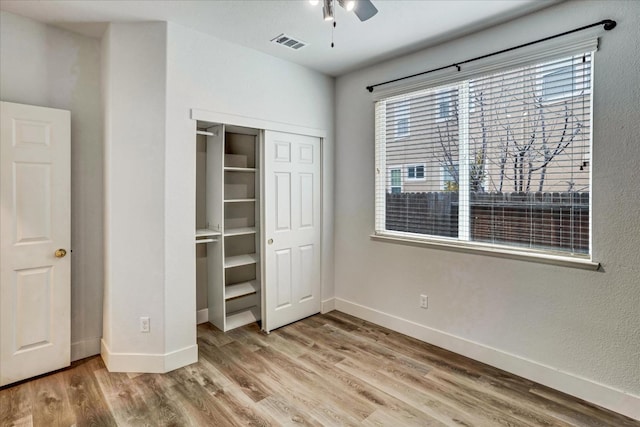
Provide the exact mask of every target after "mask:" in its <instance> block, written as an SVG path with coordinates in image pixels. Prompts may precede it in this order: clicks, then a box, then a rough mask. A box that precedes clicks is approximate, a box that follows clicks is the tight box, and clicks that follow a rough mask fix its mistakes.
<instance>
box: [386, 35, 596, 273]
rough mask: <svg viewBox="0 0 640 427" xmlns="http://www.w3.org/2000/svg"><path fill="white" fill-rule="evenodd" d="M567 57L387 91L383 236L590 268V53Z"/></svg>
mask: <svg viewBox="0 0 640 427" xmlns="http://www.w3.org/2000/svg"><path fill="white" fill-rule="evenodd" d="M593 46H594V49H595V44H594V45H593ZM579 48H580V49H583V48H584V45H581V46H580V47H579ZM565 51H566V52H568V55H567V56H565V57H564V58H559V59H556V58H552V59H550V60H543V61H540V60H539V62H538V63H532V61H531V60H530V59H526V60H525V59H523V60H521V62H520V64H522V65H520V66H517V67H515V68H505V67H504V66H501V65H500V64H497V65H496V66H495V68H494V70H495V71H493V72H491V71H487V69H486V68H485V69H483V72H482V74H479V75H477V76H474V75H473V74H472V72H470V71H469V72H467V74H461V75H463V78H459V79H458V80H456V76H455V75H454V76H452V77H451V80H450V81H449V83H445V84H440V85H439V86H435V87H429V86H428V83H426V84H425V86H424V88H422V89H419V90H414V91H413V92H409V93H407V92H404V93H402V95H398V96H395V97H394V96H393V95H386V96H385V95H381V96H380V97H379V98H378V99H377V101H376V115H375V121H376V169H377V170H378V171H379V172H378V173H377V174H376V205H375V208H376V216H375V217H376V230H375V234H376V235H377V236H382V237H385V238H400V239H403V240H406V239H411V240H418V241H424V242H426V243H434V242H436V243H437V244H439V245H441V244H445V245H454V246H461V245H462V246H464V247H467V248H469V249H479V250H484V249H487V248H490V249H491V251H492V252H496V251H497V252H500V251H503V252H507V253H509V254H512V253H517V254H520V255H522V256H536V257H538V258H546V259H549V258H550V257H560V258H561V259H563V260H569V261H571V262H579V263H584V262H586V263H591V209H590V206H591V196H592V195H591V184H590V183H591V170H592V169H593V167H594V165H593V161H592V157H591V155H590V150H591V134H592V132H591V104H592V99H591V82H592V73H593V71H592V70H593V68H592V65H591V59H592V53H591V52H586V53H579V54H577V55H576V54H575V53H576V52H575V51H572V52H571V51H570V49H566V50H565ZM537 58H539V56H538V57H537ZM510 63H511V64H513V63H516V62H510ZM512 67H514V66H512ZM439 81H441V82H442V81H444V80H443V79H442V78H440V80H439ZM550 101H553V102H550ZM408 105H411V121H410V122H406V123H405V122H398V117H399V116H398V109H400V110H401V111H404V110H402V109H403V108H406V109H407V110H408V107H399V106H408ZM399 123H402V125H401V126H400V124H399ZM403 126H407V127H408V129H407V128H405V127H403ZM399 129H401V130H402V132H401V134H404V135H409V134H410V135H411V138H406V139H403V140H397V139H396V138H397V136H398V134H399V133H400V132H399ZM387 142H393V144H387ZM585 159H587V160H585ZM399 164H404V165H405V166H404V169H402V170H403V171H404V173H405V174H404V175H402V174H401V173H400V172H401V170H400V169H399V168H398V167H397V166H396V167H395V168H394V169H391V173H390V174H387V173H385V172H380V171H388V170H389V168H390V167H392V166H388V165H399ZM427 170H429V171H434V173H433V174H429V175H427V173H426V172H427ZM438 171H439V177H438ZM432 175H433V177H432ZM403 177H404V179H405V184H408V183H409V182H411V181H413V182H412V185H411V191H410V192H403V191H402V187H401V180H402V178H403ZM387 179H388V180H390V181H386V180H387ZM416 181H421V182H416ZM389 193H400V194H398V195H394V197H392V198H390V197H391V196H389ZM554 259H555V258H554Z"/></svg>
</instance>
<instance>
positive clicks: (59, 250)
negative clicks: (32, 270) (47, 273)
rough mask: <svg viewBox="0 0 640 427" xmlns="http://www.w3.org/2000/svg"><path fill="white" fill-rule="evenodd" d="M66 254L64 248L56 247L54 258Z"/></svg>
mask: <svg viewBox="0 0 640 427" xmlns="http://www.w3.org/2000/svg"><path fill="white" fill-rule="evenodd" d="M66 254H67V251H65V250H64V249H58V250H57V251H56V252H55V255H56V258H64V256H65V255H66Z"/></svg>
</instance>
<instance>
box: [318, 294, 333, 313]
mask: <svg viewBox="0 0 640 427" xmlns="http://www.w3.org/2000/svg"><path fill="white" fill-rule="evenodd" d="M335 309H336V299H335V298H328V299H326V300H324V301H322V307H321V308H320V313H322V314H324V313H328V312H330V311H333V310H335Z"/></svg>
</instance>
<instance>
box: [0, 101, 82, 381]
mask: <svg viewBox="0 0 640 427" xmlns="http://www.w3.org/2000/svg"><path fill="white" fill-rule="evenodd" d="M0 113H1V118H0V126H1V129H0V142H1V145H0V196H1V197H2V211H1V212H0V231H1V238H0V248H1V253H0V385H5V384H10V383H13V382H16V381H20V380H22V379H25V378H29V377H32V376H35V375H40V374H43V373H46V372H49V371H53V370H56V369H60V368H62V367H65V366H68V365H69V362H70V337H71V336H70V322H71V316H70V305H71V302H70V274H71V260H70V258H71V257H70V256H69V254H67V252H70V248H69V246H70V234H71V233H70V226H71V225H70V218H71V216H70V210H71V208H70V194H69V193H70V114H69V112H68V111H63V110H55V109H52V108H43V107H34V106H29V105H21V104H13V103H8V102H2V103H0Z"/></svg>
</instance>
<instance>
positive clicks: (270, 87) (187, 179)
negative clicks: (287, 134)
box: [165, 23, 334, 349]
mask: <svg viewBox="0 0 640 427" xmlns="http://www.w3.org/2000/svg"><path fill="white" fill-rule="evenodd" d="M167 63H168V70H167V82H168V89H167V106H168V110H167V147H166V163H165V168H166V175H165V185H166V196H167V197H166V200H165V220H166V227H165V233H166V240H165V243H166V246H165V268H166V276H165V277H166V288H165V298H166V300H167V301H172V305H171V307H167V311H166V320H167V323H166V327H167V340H168V342H167V345H168V347H170V348H175V349H178V348H182V347H184V346H187V345H190V343H193V342H195V298H196V297H195V289H194V287H193V284H194V283H195V267H194V266H195V251H194V245H193V231H194V229H195V170H194V167H195V158H196V144H195V138H194V131H195V122H194V121H192V120H191V119H190V118H189V117H190V116H189V114H190V110H191V109H192V108H197V109H202V110H207V111H214V112H219V113H226V114H232V115H239V116H244V117H250V118H254V119H261V120H269V121H273V122H281V123H288V124H294V125H297V126H304V127H308V128H315V129H324V130H325V131H327V134H328V138H327V139H326V140H325V143H324V150H325V156H324V159H325V162H324V165H323V175H324V176H323V179H324V180H323V185H324V200H323V203H324V208H323V211H324V214H323V227H324V232H323V254H322V255H323V270H322V271H323V289H322V294H323V298H325V299H326V298H332V297H333V253H332V250H333V242H332V237H333V131H334V129H333V117H334V116H333V114H334V111H333V106H334V95H333V94H334V79H333V78H330V77H327V76H325V75H322V74H320V73H318V72H314V71H311V70H309V69H306V68H304V67H301V66H298V65H295V64H292V63H290V62H287V61H283V60H280V59H277V58H274V57H272V56H269V55H265V54H263V53H260V52H257V51H254V50H251V49H247V48H244V47H241V46H239V45H235V44H232V43H229V42H225V41H222V40H219V39H216V38H213V37H211V36H208V35H206V34H203V33H199V32H197V31H193V30H190V29H187V28H185V27H182V26H179V25H175V24H171V23H170V24H169V33H168V59H167Z"/></svg>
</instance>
